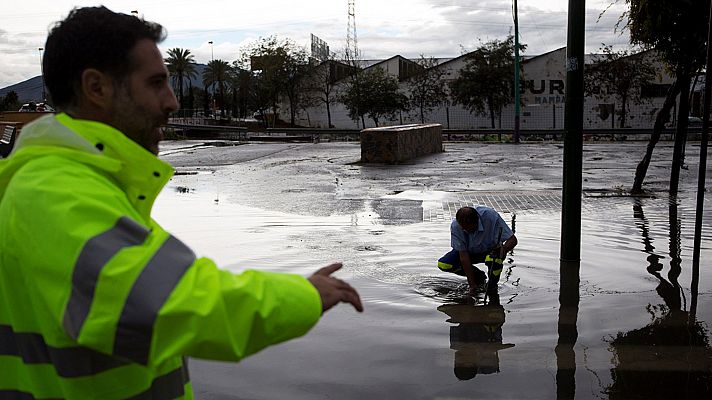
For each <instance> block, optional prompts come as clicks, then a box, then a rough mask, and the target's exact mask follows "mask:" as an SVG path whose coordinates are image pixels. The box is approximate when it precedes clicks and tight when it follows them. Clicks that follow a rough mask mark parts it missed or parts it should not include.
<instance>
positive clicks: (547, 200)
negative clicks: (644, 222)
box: [423, 191, 587, 222]
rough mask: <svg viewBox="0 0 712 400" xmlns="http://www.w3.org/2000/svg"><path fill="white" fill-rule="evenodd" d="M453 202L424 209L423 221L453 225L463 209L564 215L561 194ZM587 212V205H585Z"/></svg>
mask: <svg viewBox="0 0 712 400" xmlns="http://www.w3.org/2000/svg"><path fill="white" fill-rule="evenodd" d="M454 197H455V198H454V199H452V200H448V201H443V202H442V204H441V207H437V205H434V206H433V207H432V208H425V207H424V208H423V221H431V222H435V221H450V220H452V218H454V217H455V213H456V212H457V210H458V209H460V208H461V207H464V206H487V207H492V208H494V209H495V210H497V211H499V212H500V213H503V214H522V213H527V212H537V213H542V212H555V213H558V212H560V211H561V192H558V191H536V192H535V191H531V192H461V193H457V194H454ZM582 207H583V209H584V210H585V209H586V208H587V207H586V204H585V203H583V204H582Z"/></svg>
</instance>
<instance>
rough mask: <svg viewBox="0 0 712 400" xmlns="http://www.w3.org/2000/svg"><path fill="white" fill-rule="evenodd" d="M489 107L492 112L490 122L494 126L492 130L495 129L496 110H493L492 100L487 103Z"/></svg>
mask: <svg viewBox="0 0 712 400" xmlns="http://www.w3.org/2000/svg"><path fill="white" fill-rule="evenodd" d="M487 107H488V108H489V112H490V122H491V125H492V129H494V108H492V101H491V100H488V101H487Z"/></svg>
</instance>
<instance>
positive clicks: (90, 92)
mask: <svg viewBox="0 0 712 400" xmlns="http://www.w3.org/2000/svg"><path fill="white" fill-rule="evenodd" d="M81 90H82V95H83V96H84V99H85V100H86V101H87V102H88V103H89V104H91V105H93V106H94V107H98V108H101V109H103V110H106V109H108V107H109V106H110V105H111V101H112V99H113V97H114V85H113V79H112V78H111V76H109V75H107V74H106V73H103V72H101V71H99V70H96V69H94V68H87V69H85V70H84V71H83V72H82V79H81Z"/></svg>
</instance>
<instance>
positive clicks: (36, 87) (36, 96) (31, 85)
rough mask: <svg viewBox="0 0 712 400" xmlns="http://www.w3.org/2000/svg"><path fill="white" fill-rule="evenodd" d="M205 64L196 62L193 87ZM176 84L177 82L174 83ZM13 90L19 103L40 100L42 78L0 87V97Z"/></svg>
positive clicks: (199, 80)
mask: <svg viewBox="0 0 712 400" xmlns="http://www.w3.org/2000/svg"><path fill="white" fill-rule="evenodd" d="M205 67H206V65H205V64H196V66H195V70H196V72H197V75H196V77H195V78H193V79H191V83H192V84H193V86H195V87H199V88H202V87H203V70H204V69H205ZM176 85H177V84H176ZM188 86H190V83H189V82H188V80H187V79H184V81H183V90H185V93H186V94H187V93H188ZM13 90H14V91H15V92H16V93H17V96H18V97H19V99H20V103H28V102H30V101H35V102H39V101H42V78H41V77H40V76H39V75H38V76H35V77H34V78H30V79H28V80H26V81H23V82H20V83H16V84H14V85H10V86H8V87H4V88H2V89H0V98H2V97H4V96H5V94H6V93H7V92H10V91H13Z"/></svg>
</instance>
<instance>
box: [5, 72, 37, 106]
mask: <svg viewBox="0 0 712 400" xmlns="http://www.w3.org/2000/svg"><path fill="white" fill-rule="evenodd" d="M13 90H14V91H15V92H16V93H17V97H18V98H19V99H20V103H27V102H30V101H42V77H40V76H39V75H38V76H35V77H34V78H30V79H28V80H26V81H23V82H20V83H16V84H14V85H10V86H8V87H5V88H2V89H0V97H5V94H6V93H7V92H10V91H13Z"/></svg>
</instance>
